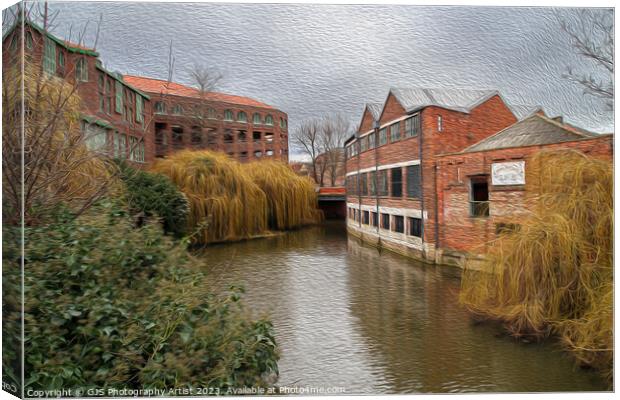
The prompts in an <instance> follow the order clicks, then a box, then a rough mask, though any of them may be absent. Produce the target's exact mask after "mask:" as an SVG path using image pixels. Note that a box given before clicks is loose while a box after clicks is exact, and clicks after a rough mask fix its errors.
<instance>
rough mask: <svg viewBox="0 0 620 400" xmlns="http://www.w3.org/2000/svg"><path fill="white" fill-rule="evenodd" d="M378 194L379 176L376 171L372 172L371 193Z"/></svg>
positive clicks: (372, 194)
mask: <svg viewBox="0 0 620 400" xmlns="http://www.w3.org/2000/svg"><path fill="white" fill-rule="evenodd" d="M376 194H377V176H376V175H375V171H372V172H370V195H371V196H375V195H376Z"/></svg>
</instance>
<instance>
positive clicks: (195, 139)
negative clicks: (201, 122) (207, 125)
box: [192, 126, 202, 144]
mask: <svg viewBox="0 0 620 400" xmlns="http://www.w3.org/2000/svg"><path fill="white" fill-rule="evenodd" d="M192 143H194V144H200V143H202V129H200V127H199V126H193V127H192Z"/></svg>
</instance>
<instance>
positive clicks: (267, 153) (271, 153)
mask: <svg viewBox="0 0 620 400" xmlns="http://www.w3.org/2000/svg"><path fill="white" fill-rule="evenodd" d="M265 155H266V156H268V157H271V156H273V150H267V151H266V152H265Z"/></svg>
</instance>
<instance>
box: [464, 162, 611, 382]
mask: <svg viewBox="0 0 620 400" xmlns="http://www.w3.org/2000/svg"><path fill="white" fill-rule="evenodd" d="M527 181H528V182H530V183H529V185H530V187H529V189H530V191H531V192H533V193H536V194H537V198H536V199H535V200H536V206H535V208H534V210H533V214H532V216H531V217H530V218H529V219H527V220H525V221H523V222H522V226H521V229H520V230H519V231H518V232H517V233H513V234H508V235H503V236H502V237H501V238H500V239H499V240H498V242H497V243H496V245H495V246H494V249H493V251H492V253H491V254H490V255H489V265H488V272H490V273H478V272H475V271H471V270H468V269H465V271H464V273H463V279H462V284H461V289H462V290H461V301H462V303H464V304H465V305H466V306H467V307H468V308H469V309H470V310H471V311H473V312H475V313H478V314H481V315H485V316H489V317H491V318H495V319H498V320H501V321H503V322H504V324H505V326H506V328H507V329H508V330H509V331H510V332H511V333H512V334H513V335H515V336H523V335H528V336H533V337H535V338H544V337H547V336H549V335H557V336H559V337H560V339H561V341H562V342H563V343H564V344H565V345H566V347H567V348H568V349H569V350H570V351H571V352H572V354H574V355H575V357H576V358H577V359H578V360H579V361H580V362H581V363H583V364H586V365H590V366H593V367H595V368H598V369H600V370H601V371H602V372H603V373H604V374H606V376H607V377H608V378H609V379H610V381H611V377H612V371H613V369H612V368H613V329H612V327H613V323H612V315H613V313H612V303H613V300H612V299H613V237H612V234H613V170H612V166H611V163H609V162H605V161H599V160H595V159H591V158H588V157H586V156H585V155H583V154H581V153H578V152H575V151H565V152H557V153H539V154H538V155H536V156H535V157H533V158H532V159H531V160H530V161H528V177H527Z"/></svg>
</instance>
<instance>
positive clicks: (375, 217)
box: [370, 212, 377, 226]
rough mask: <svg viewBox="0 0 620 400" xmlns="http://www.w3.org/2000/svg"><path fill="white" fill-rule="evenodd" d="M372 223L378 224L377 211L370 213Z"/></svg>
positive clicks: (373, 224)
mask: <svg viewBox="0 0 620 400" xmlns="http://www.w3.org/2000/svg"><path fill="white" fill-rule="evenodd" d="M370 224H371V225H372V226H377V213H376V212H373V213H370Z"/></svg>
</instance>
